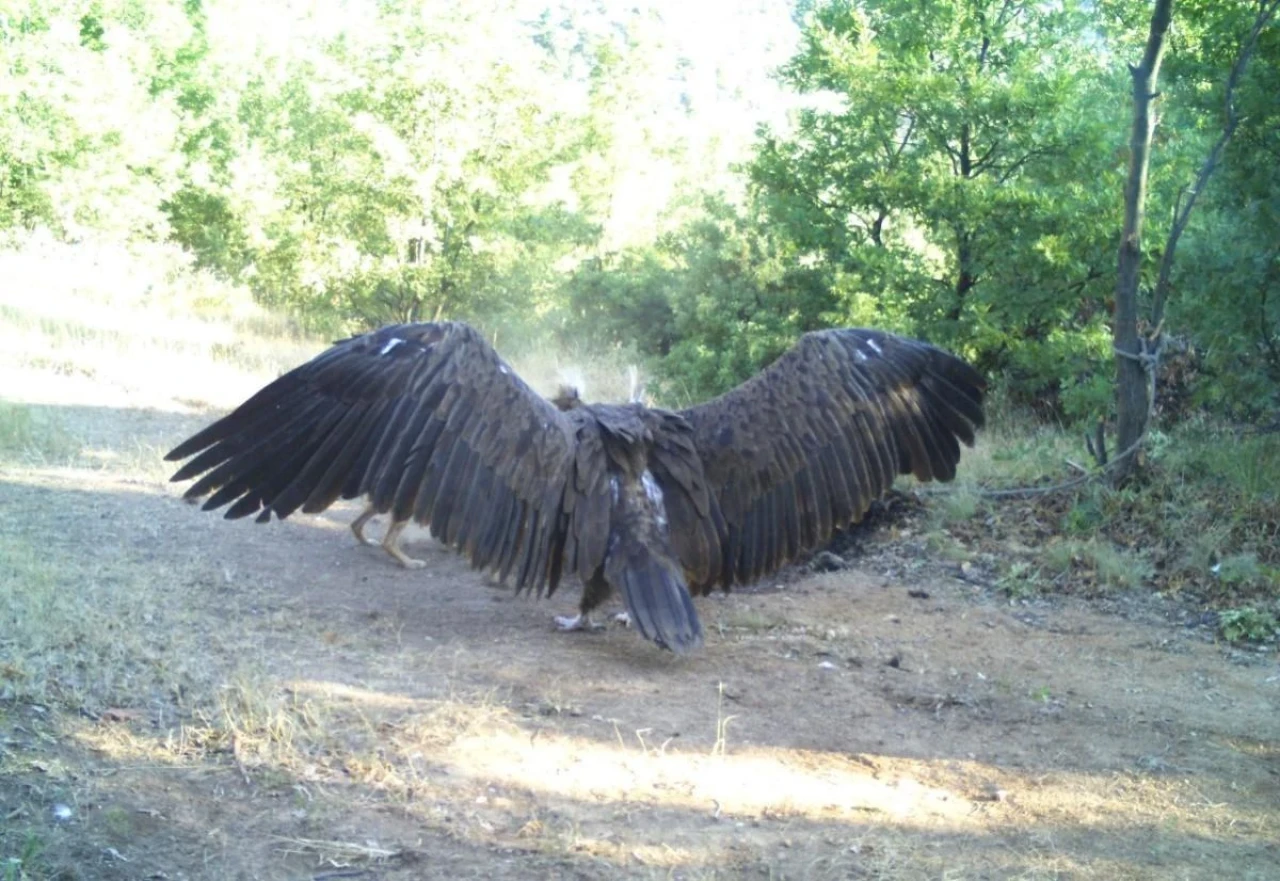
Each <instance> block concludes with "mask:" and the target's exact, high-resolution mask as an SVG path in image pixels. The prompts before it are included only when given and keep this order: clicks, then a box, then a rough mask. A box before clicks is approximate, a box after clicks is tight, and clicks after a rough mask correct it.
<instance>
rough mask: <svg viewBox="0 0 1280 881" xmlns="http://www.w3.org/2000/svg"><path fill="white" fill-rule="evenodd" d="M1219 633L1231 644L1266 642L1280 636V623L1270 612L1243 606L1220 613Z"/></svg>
mask: <svg viewBox="0 0 1280 881" xmlns="http://www.w3.org/2000/svg"><path fill="white" fill-rule="evenodd" d="M1218 632H1219V633H1220V634H1222V638H1223V639H1225V640H1226V641H1227V642H1230V643H1240V642H1266V641H1268V640H1271V639H1275V638H1276V637H1277V636H1280V621H1277V620H1276V616H1275V615H1273V614H1271V613H1270V612H1267V611H1261V610H1259V609H1256V608H1254V607H1253V606H1241V607H1240V608H1238V609H1227V610H1226V611H1225V612H1219V613H1218Z"/></svg>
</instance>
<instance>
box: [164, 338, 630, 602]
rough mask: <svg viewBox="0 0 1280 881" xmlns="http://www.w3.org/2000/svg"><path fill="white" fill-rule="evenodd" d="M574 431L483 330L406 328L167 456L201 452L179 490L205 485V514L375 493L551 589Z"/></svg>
mask: <svg viewBox="0 0 1280 881" xmlns="http://www.w3.org/2000/svg"><path fill="white" fill-rule="evenodd" d="M573 436H574V426H573V424H572V421H571V420H570V419H569V418H568V416H567V414H565V413H561V412H560V411H558V410H557V409H556V408H555V407H554V406H553V405H552V404H551V403H550V402H548V401H546V400H544V399H543V398H542V397H540V396H539V395H537V394H536V393H534V392H533V390H532V389H530V388H529V387H528V386H527V385H525V383H524V382H523V381H521V380H520V378H519V377H518V376H516V375H515V373H514V372H513V371H512V370H511V368H510V367H508V366H507V365H506V363H505V362H503V361H502V359H501V358H499V357H498V355H497V353H496V352H495V351H494V350H493V348H492V347H490V346H489V345H488V343H486V342H485V340H484V339H483V337H481V336H480V334H479V333H477V332H476V331H475V330H473V329H472V328H470V327H468V326H467V325H465V324H460V323H451V322H444V323H439V324H405V325H396V326H391V327H384V328H382V329H381V330H378V331H375V332H373V333H368V334H365V335H363V336H358V337H354V338H352V339H349V340H344V341H342V342H340V343H337V344H336V345H334V346H333V347H332V348H330V349H329V350H327V351H325V352H323V353H321V354H320V355H318V356H317V357H316V358H314V359H313V360H311V361H309V362H307V363H306V364H303V365H302V366H300V367H297V368H295V369H294V370H291V371H289V372H288V373H286V374H284V375H283V376H281V377H280V378H279V379H277V380H275V381H274V382H272V383H270V384H269V385H267V386H266V387H265V388H263V389H262V390H261V391H259V392H258V393H257V394H255V395H254V396H253V397H252V398H250V399H249V400H248V401H246V402H245V403H243V404H241V405H240V406H239V407H238V408H236V410H235V411H233V412H232V413H230V414H229V415H227V416H226V417H224V418H222V419H220V420H219V421H217V422H215V423H214V424H213V425H210V426H209V427H208V428H206V429H204V430H203V431H201V432H199V433H198V434H196V435H195V436H193V437H191V438H190V439H188V440H187V441H184V442H183V443H182V444H179V445H178V446H177V447H176V448H174V449H173V450H172V451H171V452H170V453H169V454H168V455H167V456H166V457H165V458H167V459H170V460H179V459H185V458H187V457H189V456H194V458H192V459H191V460H190V461H189V462H187V463H186V464H185V465H183V466H182V468H181V469H179V471H178V472H177V473H176V474H175V475H174V476H173V480H187V479H189V478H192V477H197V476H200V475H203V476H200V479H199V480H197V481H196V482H195V483H194V484H193V485H192V486H191V488H190V489H188V490H187V492H186V496H187V497H188V498H198V497H202V496H205V495H209V498H208V500H207V501H206V502H205V503H204V508H205V509H206V510H209V509H213V508H218V507H221V506H223V505H230V508H229V509H228V511H227V514H226V516H227V517H229V518H235V517H244V516H247V515H250V514H257V515H258V519H259V520H267V519H270V517H271V514H272V513H274V514H275V515H276V516H277V517H280V518H284V517H287V516H289V514H291V513H293V512H294V511H295V510H297V509H298V508H301V509H302V510H303V511H305V512H308V513H313V512H317V511H323V510H324V509H325V508H327V507H329V506H330V505H331V504H333V502H334V501H335V500H337V499H338V498H339V497H341V498H354V497H356V496H362V495H368V496H369V497H370V498H371V499H372V501H373V504H374V506H375V507H376V508H377V510H379V511H384V512H385V511H391V512H392V515H393V517H394V519H396V520H408V519H410V518H412V519H414V520H417V521H418V522H419V523H424V524H430V525H431V531H432V533H433V534H434V535H435V536H436V537H437V538H440V539H441V540H443V541H445V542H447V543H448V544H451V545H453V546H454V547H457V548H459V549H461V550H462V551H463V552H464V553H465V554H467V556H468V557H469V558H470V560H471V563H472V565H474V566H476V567H478V568H485V569H491V570H496V571H498V572H500V573H501V575H502V577H503V578H506V577H507V576H508V575H511V574H514V575H515V581H516V584H517V586H518V587H520V588H527V589H532V590H537V591H538V592H542V591H543V590H544V589H546V590H548V591H550V590H554V589H555V586H556V583H557V581H558V580H559V576H560V566H561V556H562V553H563V550H564V545H565V542H566V538H567V537H568V536H567V535H566V530H568V531H572V526H571V525H570V524H569V523H568V518H567V517H566V516H565V511H566V508H567V507H572V499H570V500H569V504H566V498H565V490H566V486H567V485H568V484H569V482H570V477H571V471H572V465H573ZM591 489H594V490H595V491H596V492H605V491H606V489H605V488H603V487H598V486H593V487H591ZM210 494H211V495H210ZM581 507H582V508H584V509H585V508H588V507H591V506H589V505H586V504H582V505H581ZM579 525H582V524H579ZM593 550H595V549H594V548H593ZM575 556H577V555H575Z"/></svg>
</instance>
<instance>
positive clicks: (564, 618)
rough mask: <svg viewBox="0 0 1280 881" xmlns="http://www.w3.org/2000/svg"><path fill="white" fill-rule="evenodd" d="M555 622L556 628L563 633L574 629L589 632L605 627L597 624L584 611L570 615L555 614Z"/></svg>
mask: <svg viewBox="0 0 1280 881" xmlns="http://www.w3.org/2000/svg"><path fill="white" fill-rule="evenodd" d="M555 622H556V629H557V630H561V631H563V632H565V633H569V632H571V631H574V630H582V631H587V632H590V631H593V630H604V629H605V625H603V624H598V623H596V622H595V621H592V620H591V616H590V615H588V614H586V613H580V614H577V615H572V616H570V615H556V617H555Z"/></svg>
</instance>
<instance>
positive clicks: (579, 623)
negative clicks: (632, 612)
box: [555, 572, 609, 630]
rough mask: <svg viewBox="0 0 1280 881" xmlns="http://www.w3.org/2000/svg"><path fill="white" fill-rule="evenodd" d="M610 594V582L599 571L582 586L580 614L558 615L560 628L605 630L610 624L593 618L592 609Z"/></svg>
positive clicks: (557, 626)
mask: <svg viewBox="0 0 1280 881" xmlns="http://www.w3.org/2000/svg"><path fill="white" fill-rule="evenodd" d="M608 595H609V582H607V581H605V580H604V575H603V574H602V573H599V572H597V573H596V574H595V575H593V576H592V577H591V580H590V581H588V582H587V583H586V584H585V585H583V588H582V602H581V603H579V604H578V614H576V615H574V616H572V617H570V616H568V615H556V619H555V620H556V628H557V629H558V630H604V629H605V628H606V627H607V626H608V625H607V624H601V623H599V622H598V621H592V620H591V610H592V609H594V608H595V607H596V606H598V605H600V604H601V603H602V602H604V599H605V597H607V596H608Z"/></svg>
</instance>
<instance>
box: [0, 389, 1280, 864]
mask: <svg viewBox="0 0 1280 881" xmlns="http://www.w3.org/2000/svg"><path fill="white" fill-rule="evenodd" d="M58 419H59V420H60V421H59V424H60V425H63V428H64V429H65V430H68V432H69V433H70V434H73V435H74V437H76V438H78V439H79V442H81V443H83V444H84V446H86V449H84V451H83V452H82V453H81V456H79V460H78V462H77V466H76V467H45V466H29V467H26V466H24V467H6V469H4V470H0V494H3V499H4V503H3V506H0V540H3V542H4V548H5V553H6V554H8V557H9V560H8V562H6V563H5V565H6V566H9V567H10V569H9V570H6V571H8V572H9V574H10V575H12V576H13V578H15V579H20V580H23V584H24V585H29V588H28V586H24V588H23V589H24V590H28V589H29V592H31V593H32V597H38V599H40V602H38V603H37V602H35V599H33V601H32V604H31V606H29V613H31V615H47V616H49V621H51V622H58V621H61V624H60V625H56V626H55V624H50V625H49V626H50V630H49V633H44V631H41V630H40V629H38V627H35V629H29V630H28V631H27V633H28V634H33V635H35V636H38V638H40V639H41V640H42V642H41V645H40V647H38V648H32V647H29V645H17V644H13V643H4V642H3V640H4V636H3V634H0V647H4V645H9V651H10V652H12V653H13V654H14V656H15V657H14V658H9V659H6V658H4V657H0V818H4V820H5V823H4V825H5V827H6V831H0V844H3V846H4V852H3V855H4V857H6V858H8V859H14V858H20V859H23V863H22V867H23V869H22V871H23V872H26V875H23V876H19V877H27V878H54V877H58V878H157V880H160V878H192V880H195V878H271V880H275V878H280V880H293V878H326V880H328V878H347V877H367V878H388V880H394V878H419V877H451V878H453V877H497V878H527V877H548V878H599V877H636V878H668V877H672V878H676V877H678V878H710V877H721V878H736V877H763V878H886V880H891V878H893V880H896V878H1151V880H1157V878H1226V877H1230V878H1253V880H1257V881H1271V880H1274V878H1280V844H1277V843H1280V668H1277V666H1276V662H1275V656H1274V654H1272V656H1258V657H1257V658H1254V659H1252V661H1249V659H1248V658H1247V657H1245V658H1244V662H1242V658H1240V656H1239V654H1238V653H1235V654H1231V653H1226V652H1224V651H1222V649H1221V648H1220V647H1216V645H1213V644H1211V643H1210V642H1208V640H1206V638H1204V636H1203V633H1202V631H1199V630H1189V629H1184V627H1176V626H1172V625H1170V624H1167V622H1165V621H1162V620H1160V616H1158V615H1146V616H1139V617H1138V618H1125V617H1120V616H1116V615H1108V613H1102V612H1100V611H1098V608H1097V607H1091V606H1088V604H1084V603H1074V602H1068V603H1056V604H1050V603H1041V604H1027V603H1019V604H1015V606H1010V604H1009V603H1007V601H1005V599H1002V598H1000V597H997V595H996V594H993V593H991V592H987V590H983V589H979V588H975V586H973V585H969V584H965V583H961V581H959V580H956V579H951V578H946V576H937V578H931V579H928V580H914V581H911V583H905V581H902V580H896V579H892V578H886V576H883V575H881V574H877V572H879V571H883V566H879V567H878V563H877V558H876V557H874V556H872V557H870V558H867V560H864V565H863V566H861V567H860V569H855V570H849V571H844V572H835V574H827V575H804V574H795V572H792V574H790V575H786V576H785V578H782V579H778V580H769V581H767V583H764V584H762V585H756V586H755V588H753V589H748V590H741V592H736V593H733V594H731V595H728V597H721V595H717V597H712V598H708V599H704V601H700V612H701V616H703V621H704V625H705V626H707V630H708V639H707V647H705V651H703V652H701V653H699V654H698V656H695V657H691V658H676V657H673V656H671V654H667V653H663V652H659V651H657V649H655V648H654V647H652V645H650V644H648V643H645V642H643V640H641V639H639V638H637V636H636V635H635V634H631V633H627V631H625V630H622V629H612V630H609V631H607V633H600V634H559V633H556V631H554V630H553V627H552V625H550V618H552V616H553V615H554V613H563V612H567V611H571V610H572V608H573V606H575V604H576V585H570V586H568V588H566V589H564V592H563V593H558V594H557V595H556V597H553V598H550V599H549V601H540V602H539V601H534V599H529V598H522V597H518V598H517V597H513V595H512V594H511V592H509V590H507V589H503V588H499V586H495V585H493V584H490V583H489V581H488V580H486V579H485V578H484V576H481V575H477V574H475V572H472V571H470V570H468V569H467V567H466V566H463V565H462V562H461V561H460V560H458V558H457V557H454V556H453V554H452V553H449V552H447V551H445V549H443V548H440V547H439V546H436V544H435V543H434V542H431V540H430V539H428V538H425V537H422V535H421V534H419V535H417V537H411V539H410V542H408V546H407V547H408V549H410V551H411V552H412V553H416V554H420V556H422V557H425V558H426V560H428V562H429V565H428V567H426V569H425V570H422V571H417V572H410V571H404V570H401V569H398V567H396V566H394V565H393V563H392V562H390V561H389V560H388V558H387V557H385V556H384V554H383V553H381V552H380V551H378V549H375V548H365V547H357V546H356V544H355V542H353V540H352V538H351V534H349V533H348V531H347V528H346V524H347V522H349V520H351V519H352V517H353V516H355V510H356V508H355V507H353V506H344V507H340V508H335V510H333V511H330V512H328V513H326V515H325V516H323V517H317V519H307V517H301V519H298V520H296V521H289V522H284V524H271V525H269V526H259V525H253V524H251V522H246V521H239V522H227V521H224V520H221V519H220V517H218V516H215V515H209V513H202V512H200V511H198V510H197V508H196V507H192V506H188V505H184V503H182V502H180V501H179V499H178V498H177V493H175V492H174V490H173V489H172V488H170V487H169V485H168V484H165V483H164V481H163V475H164V474H165V471H164V470H163V467H161V466H160V465H157V461H156V458H157V457H156V451H159V449H163V448H164V447H165V446H168V443H170V442H172V439H173V438H175V437H182V435H184V434H186V433H187V432H188V430H189V429H191V428H192V426H193V425H196V424H198V423H200V421H201V419H202V417H200V416H192V415H178V414H165V412H156V411H145V410H129V408H109V407H96V408H95V407H83V406H78V407H69V406H68V407H63V408H61V411H60V412H59V414H58ZM40 592H44V593H40ZM59 610H61V612H59ZM59 615H61V616H63V617H59ZM17 624H19V625H22V624H24V622H22V621H18V622H17ZM28 624H29V622H28ZM24 649H26V653H24ZM1233 658H1234V661H1233ZM41 665H44V667H41ZM37 675H38V676H45V677H46V679H47V681H49V683H50V684H49V685H47V688H46V693H47V697H49V698H50V699H49V700H45V702H44V703H41V702H38V700H31V699H14V698H13V697H10V698H9V699H4V694H5V689H6V688H8V691H9V694H10V695H13V694H17V690H20V689H22V688H24V686H29V684H31V681H32V679H33V677H35V676H37ZM24 683H26V685H24ZM15 689H17V690H15ZM60 808H65V812H64V814H63V816H64V817H65V818H63V820H59V818H58V816H56V814H55V809H60ZM28 846H29V848H35V855H32V857H31V858H29V859H28V858H26V857H23V855H22V854H23V853H24V852H23V848H28ZM14 864H15V863H14ZM6 877H8V876H6Z"/></svg>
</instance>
